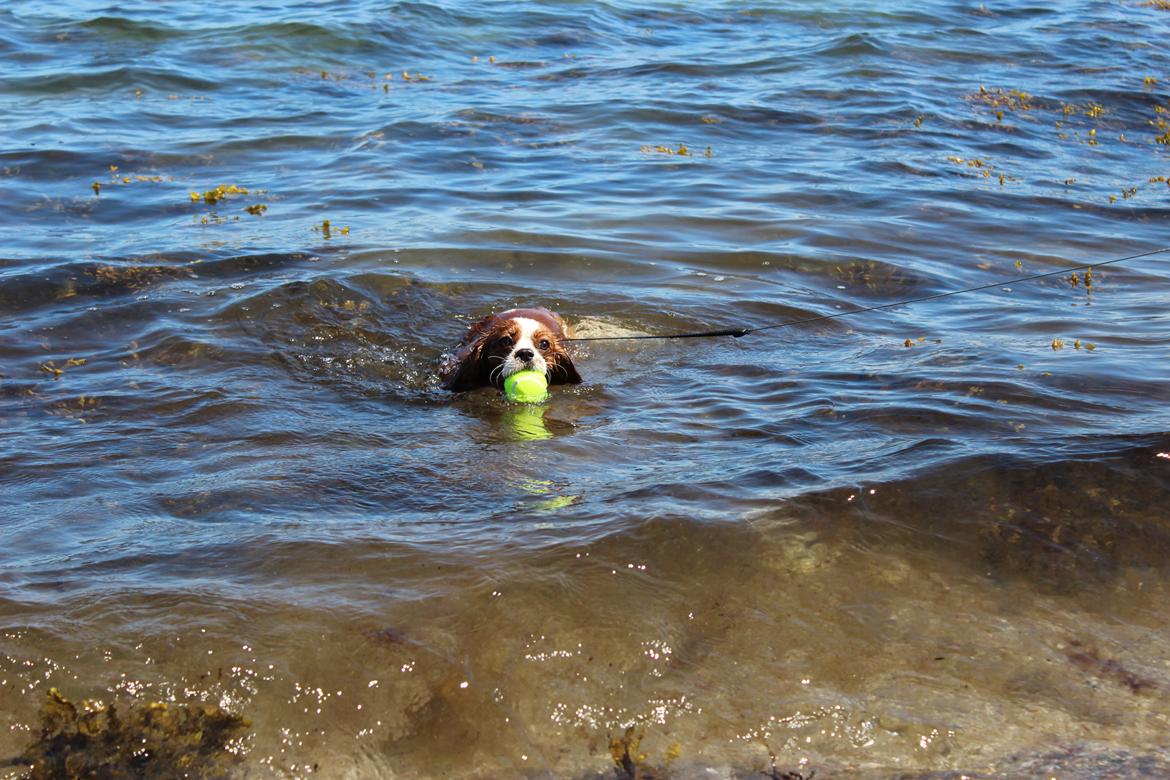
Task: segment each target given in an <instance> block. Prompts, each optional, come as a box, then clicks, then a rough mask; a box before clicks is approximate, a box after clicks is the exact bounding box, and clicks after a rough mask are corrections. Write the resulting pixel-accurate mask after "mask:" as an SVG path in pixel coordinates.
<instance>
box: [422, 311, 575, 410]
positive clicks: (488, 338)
mask: <svg viewBox="0 0 1170 780" xmlns="http://www.w3.org/2000/svg"><path fill="white" fill-rule="evenodd" d="M517 317H524V318H527V319H530V320H534V321H536V322H538V323H540V326H541V327H540V329H539V330H537V332H536V334H535V336H534V341H535V342H536V347H537V349H539V351H540V354H541V356H542V357H543V358H544V359H545V361H546V363H547V364H548V371H547V374H548V381H549V384H554V385H561V384H579V383H580V382H581V375H580V374H578V373H577V369H576V367H574V365H573V360H572V357H571V356H570V355H569V350H568V345H567V344H566V343H565V339H566V338H567V335H566V334H567V332H568V328H567V327H566V325H565V321H564V320H562V319H561V318H560V316H558V315H557V314H555V313H553V312H551V311H549V310H548V309H544V308H532V309H511V310H509V311H505V312H501V313H499V314H492V315H489V316H487V317H484V318H483V319H481V320H480V321H479V322H476V323H474V324H473V325H472V326H471V327H470V328H468V329H467V333H466V334H465V335H464V336H463V342H462V343H461V344H460V346H459V349H458V350H456V352H455V354H454V355H453V356H451V357H449V358H448V359H447V360H446V361H445V363H444V366H443V368H442V369H441V371H440V373H441V374H442V379H443V387H445V388H447V389H448V390H452V391H455V392H461V391H463V390H473V389H475V388H477V387H495V388H498V389H501V390H502V389H503V387H504V376H503V371H500V370H497V369H498V368H499V366H501V365H502V364H503V361H504V359H505V358H506V357H507V356H508V354H509V353H510V352H511V351H512V346H511V345H510V344H508V343H507V342H503V343H501V339H504V338H505V337H507V338H510V339H512V341H515V340H516V339H517V337H518V331H519V325H518V323H517V322H516V320H515V318H517ZM544 341H547V342H548V347H547V349H544V348H540V347H539V344H540V343H542V342H544Z"/></svg>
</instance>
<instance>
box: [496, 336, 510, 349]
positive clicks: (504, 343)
mask: <svg viewBox="0 0 1170 780" xmlns="http://www.w3.org/2000/svg"><path fill="white" fill-rule="evenodd" d="M496 343H497V344H499V345H500V346H501V347H504V348H505V349H506V348H508V347H511V346H512V337H511V336H504V337H503V338H502V339H500V340H499V341H497V342H496Z"/></svg>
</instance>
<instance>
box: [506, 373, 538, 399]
mask: <svg viewBox="0 0 1170 780" xmlns="http://www.w3.org/2000/svg"><path fill="white" fill-rule="evenodd" d="M504 395H505V396H506V397H507V398H508V400H509V401H515V402H517V403H521V404H538V403H540V402H541V401H543V400H544V399H546V398H548V377H546V376H545V375H544V372H543V371H535V370H533V369H526V370H524V371H517V372H516V373H514V374H509V375H508V376H507V377H506V378H505V379H504Z"/></svg>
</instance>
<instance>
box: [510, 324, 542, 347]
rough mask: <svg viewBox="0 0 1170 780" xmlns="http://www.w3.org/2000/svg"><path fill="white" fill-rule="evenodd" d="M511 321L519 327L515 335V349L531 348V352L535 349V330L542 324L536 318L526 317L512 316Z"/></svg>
mask: <svg viewBox="0 0 1170 780" xmlns="http://www.w3.org/2000/svg"><path fill="white" fill-rule="evenodd" d="M512 322H514V323H516V324H517V325H518V326H519V327H520V333H519V334H517V336H516V349H531V350H532V351H533V352H536V351H538V350H537V349H536V341H535V339H536V331H538V330H540V329H541V328H542V327H543V326H542V325H541V324H540V323H539V322H537V321H536V320H532V319H529V318H528V317H513V318H512Z"/></svg>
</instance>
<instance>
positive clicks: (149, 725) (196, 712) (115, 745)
mask: <svg viewBox="0 0 1170 780" xmlns="http://www.w3.org/2000/svg"><path fill="white" fill-rule="evenodd" d="M250 726H251V724H249V723H248V721H246V720H244V719H243V718H241V717H240V716H238V715H234V714H232V713H230V712H227V711H226V710H223V709H221V708H220V707H217V706H215V705H213V704H178V703H173V702H160V701H149V702H142V701H129V702H124V703H118V704H113V703H111V704H103V703H101V702H94V701H90V700H83V701H82V702H80V703H79V704H74V703H73V702H71V701H69V700H68V699H66V698H65V697H64V696H62V695H61V692H60V691H58V690H57V689H56V688H51V689H50V690H49V693H48V696H47V698H46V700H45V702H44V703H43V704H42V705H41V712H40V734H39V736H38V737H37V738H36V740H34V741H33V742H32V744H30V745H29V746H28V747H27V748H26V749H25V751H24V753H23V754H21V756H20V758H19V759H18V763H22V764H26V765H28V766H29V769H30V772H29V777H30V778H32V779H33V780H42V779H44V778H92V777H184V776H186V777H225V776H227V775H228V773H229V771H230V770H231V768H232V767H233V766H235V765H236V764H237V763H238V762H239V760H240V759H241V758H242V756H243V754H244V752H245V750H244V747H245V745H244V742H245V740H246V738H247V735H248V733H249V729H250Z"/></svg>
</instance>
